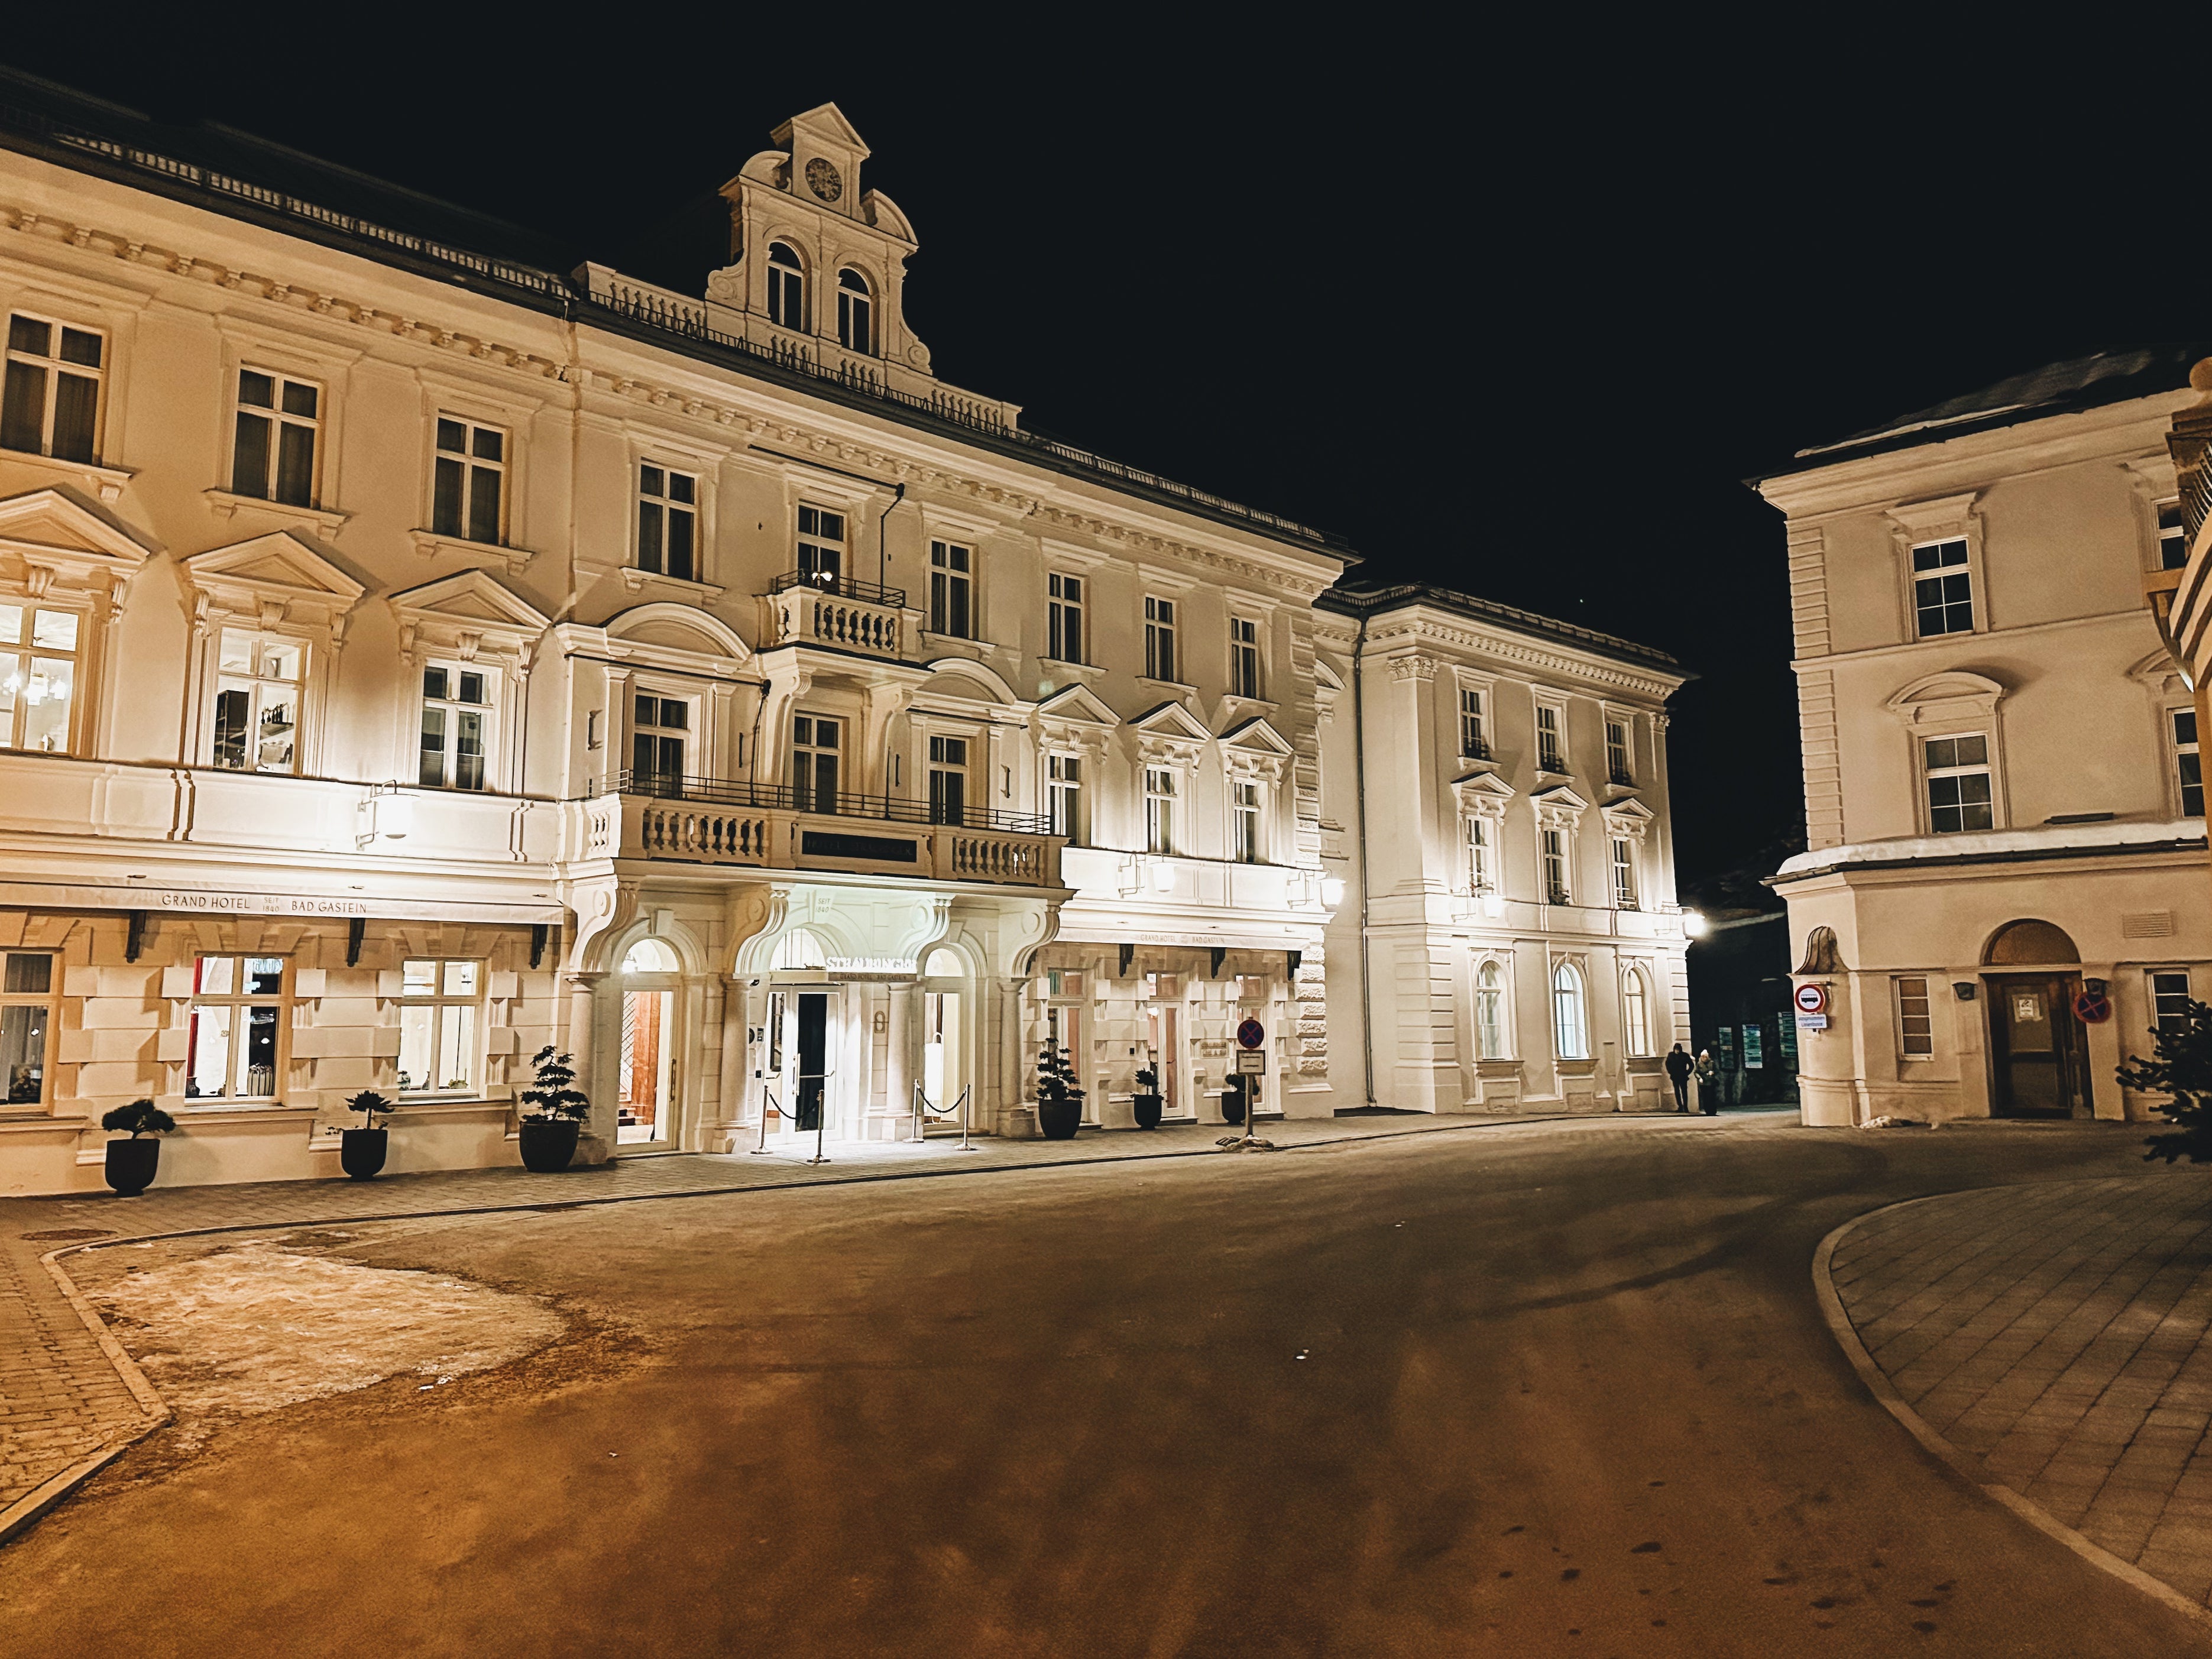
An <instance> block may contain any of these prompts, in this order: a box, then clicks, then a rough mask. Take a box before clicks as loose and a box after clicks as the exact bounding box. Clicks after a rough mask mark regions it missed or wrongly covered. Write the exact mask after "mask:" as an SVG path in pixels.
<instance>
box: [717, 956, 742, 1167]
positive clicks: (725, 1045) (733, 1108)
mask: <svg viewBox="0 0 2212 1659" xmlns="http://www.w3.org/2000/svg"><path fill="white" fill-rule="evenodd" d="M745 1003H746V997H745V982H744V981H743V980H742V979H739V978H738V977H736V976H735V975H731V976H730V977H728V978H726V979H725V980H724V981H722V1075H721V1078H720V1088H719V1089H718V1090H717V1091H716V1095H717V1098H716V1101H715V1111H716V1115H718V1116H720V1119H721V1121H722V1124H723V1126H724V1129H725V1131H726V1134H725V1138H726V1139H729V1140H730V1141H731V1143H732V1144H731V1146H729V1147H728V1148H726V1150H728V1151H732V1152H734V1151H735V1150H736V1146H735V1141H736V1139H737V1128H738V1125H740V1124H742V1123H743V1122H744V1121H745V1085H746V1083H747V1082H748V1080H749V1079H748V1078H747V1075H746V1066H745V1025H746V1024H747V1014H746V1008H745Z"/></svg>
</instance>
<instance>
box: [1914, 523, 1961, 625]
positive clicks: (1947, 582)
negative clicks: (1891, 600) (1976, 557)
mask: <svg viewBox="0 0 2212 1659" xmlns="http://www.w3.org/2000/svg"><path fill="white" fill-rule="evenodd" d="M1912 611H1913V616H1914V618H1915V620H1916V622H1917V625H1918V628H1919V630H1920V637H1921V638H1922V639H1923V640H1932V639H1935V638H1936V637H1937V636H1939V635H1944V634H1971V633H1972V632H1973V631H1974V578H1973V574H1972V572H1971V571H1970V570H1969V569H1968V568H1967V565H1966V541H1965V539H1964V538H1953V539H1951V540H1949V541H1942V542H1927V543H1923V544H1922V545H1920V546H1918V547H1916V548H1914V549H1913V550H1912Z"/></svg>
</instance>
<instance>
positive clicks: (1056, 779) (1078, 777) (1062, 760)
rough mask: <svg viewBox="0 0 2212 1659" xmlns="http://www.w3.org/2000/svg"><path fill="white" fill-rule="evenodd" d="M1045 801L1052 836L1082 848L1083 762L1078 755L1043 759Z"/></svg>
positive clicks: (1054, 756)
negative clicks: (1061, 837)
mask: <svg viewBox="0 0 2212 1659" xmlns="http://www.w3.org/2000/svg"><path fill="white" fill-rule="evenodd" d="M1045 800H1046V805H1047V806H1048V808H1049V810H1050V811H1051V813H1052V833H1053V834H1054V835H1055V836H1066V837H1067V839H1068V840H1069V841H1070V842H1072V843H1073V844H1074V845H1076V846H1078V847H1080V846H1081V845H1082V844H1083V760H1082V757H1080V756H1078V755H1048V756H1047V757H1045Z"/></svg>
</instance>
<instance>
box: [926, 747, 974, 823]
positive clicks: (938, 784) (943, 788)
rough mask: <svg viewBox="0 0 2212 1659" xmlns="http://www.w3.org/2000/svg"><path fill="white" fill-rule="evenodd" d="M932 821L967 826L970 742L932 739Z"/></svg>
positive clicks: (930, 760)
mask: <svg viewBox="0 0 2212 1659" xmlns="http://www.w3.org/2000/svg"><path fill="white" fill-rule="evenodd" d="M929 821H930V822H931V823H956V824H957V823H967V822H968V739H967V738H945V737H936V736H933V737H932V738H930V740H929Z"/></svg>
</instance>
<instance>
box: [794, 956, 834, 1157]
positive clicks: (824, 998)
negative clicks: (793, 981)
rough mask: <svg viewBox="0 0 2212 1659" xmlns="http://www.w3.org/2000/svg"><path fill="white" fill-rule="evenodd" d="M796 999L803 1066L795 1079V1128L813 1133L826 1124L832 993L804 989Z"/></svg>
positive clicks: (798, 1059)
mask: <svg viewBox="0 0 2212 1659" xmlns="http://www.w3.org/2000/svg"><path fill="white" fill-rule="evenodd" d="M792 1001H793V1003H794V1004H795V1005H796V1011H795V1012H794V1014H793V1022H794V1024H795V1025H796V1027H797V1032H796V1035H795V1036H794V1038H793V1043H792V1050H793V1056H794V1059H795V1060H796V1062H797V1065H798V1068H799V1069H798V1071H797V1072H796V1073H794V1074H793V1077H792V1080H791V1081H792V1106H793V1117H794V1118H795V1119H796V1122H795V1123H794V1125H793V1127H796V1128H799V1129H802V1130H805V1131H806V1132H807V1133H813V1131H815V1130H816V1129H818V1128H820V1127H822V1109H823V1090H824V1086H825V1085H826V1084H827V1083H828V1081H829V1065H828V1060H827V1056H828V1054H829V992H827V991H800V992H799V993H798V994H796V995H794V996H793V998H792Z"/></svg>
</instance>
